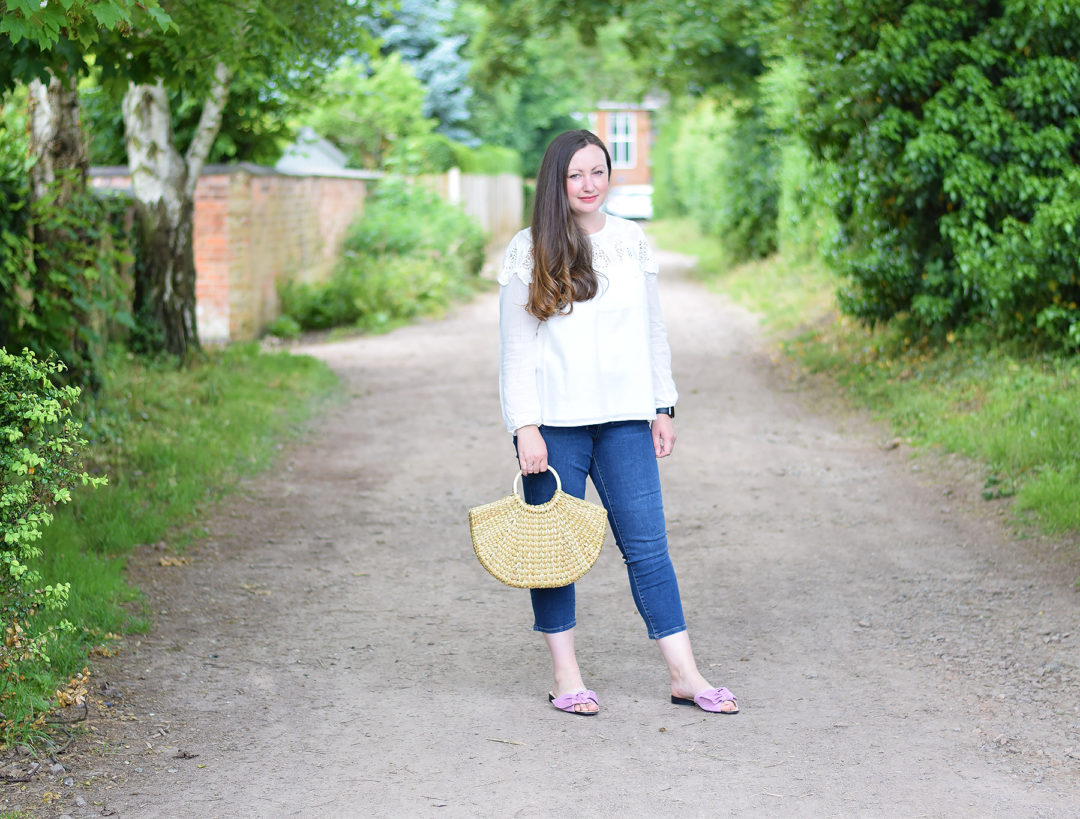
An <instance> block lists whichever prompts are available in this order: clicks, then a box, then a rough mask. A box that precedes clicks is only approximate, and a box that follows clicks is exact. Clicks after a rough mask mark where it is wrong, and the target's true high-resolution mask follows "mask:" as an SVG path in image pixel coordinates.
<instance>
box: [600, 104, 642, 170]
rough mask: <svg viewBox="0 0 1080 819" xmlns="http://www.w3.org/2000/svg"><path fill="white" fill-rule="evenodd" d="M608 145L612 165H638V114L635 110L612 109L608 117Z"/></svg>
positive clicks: (619, 166) (616, 166)
mask: <svg viewBox="0 0 1080 819" xmlns="http://www.w3.org/2000/svg"><path fill="white" fill-rule="evenodd" d="M607 145H608V150H609V151H610V152H611V167H612V168H619V169H623V170H624V169H627V168H634V167H637V114H636V113H634V112H633V111H610V112H609V113H608V117H607Z"/></svg>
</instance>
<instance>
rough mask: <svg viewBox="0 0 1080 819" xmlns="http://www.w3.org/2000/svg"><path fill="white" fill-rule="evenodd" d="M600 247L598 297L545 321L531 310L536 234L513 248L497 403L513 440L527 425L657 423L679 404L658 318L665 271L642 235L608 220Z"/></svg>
mask: <svg viewBox="0 0 1080 819" xmlns="http://www.w3.org/2000/svg"><path fill="white" fill-rule="evenodd" d="M589 238H590V239H592V250H593V268H594V269H595V270H596V272H597V275H598V278H599V285H600V287H599V290H598V292H597V295H596V296H595V297H594V298H592V299H590V300H589V301H584V302H575V303H574V309H573V311H571V312H570V313H569V314H566V313H562V314H557V315H554V316H552V317H551V318H549V319H548V320H547V321H540V320H539V319H537V318H536V317H535V316H532V315H530V314H529V313H528V312H527V311H526V310H525V305H526V304H527V303H528V300H529V282H530V280H531V279H532V265H533V254H532V233H531V231H530V229H529V228H526V229H525V230H522V231H520V232H519V233H518V234H517V235H516V236H514V238H513V239H512V240H511V242H510V245H509V247H508V248H507V249H506V255H505V256H504V257H503V264H502V269H501V271H500V272H499V277H498V279H499V284H500V285H501V287H500V291H499V353H500V356H499V357H500V366H499V395H500V398H501V399H502V411H503V420H504V421H505V422H506V429H507V431H509V432H511V433H513V432H516V431H517V430H518V429H520V428H521V427H523V426H527V425H529V424H537V425H540V424H547V425H549V426H557V427H570V426H584V425H586V424H600V423H605V422H608V421H627V420H636V419H640V420H652V419H653V418H655V417H656V408H657V407H670V406H674V405H675V403H676V402H677V401H678V399H679V394H678V392H677V391H676V389H675V382H674V380H673V379H672V377H671V349H670V347H669V346H668V341H667V328H666V327H665V326H664V318H663V316H662V315H661V313H660V296H659V292H658V289H657V283H656V274H657V273H658V272H659V268H658V267H657V264H656V261H655V259H654V258H653V255H652V250H651V249H650V248H649V243H648V240H646V238H645V234H644V232H643V231H642V230H641V228H640V227H639V226H638V225H637V224H636V223H634V222H631V221H628V220H626V219H620V218H618V217H616V216H612V215H611V214H607V215H606V221H605V223H604V227H603V228H602V229H601V230H600V231H598V232H597V233H593V234H591V235H590V237H589Z"/></svg>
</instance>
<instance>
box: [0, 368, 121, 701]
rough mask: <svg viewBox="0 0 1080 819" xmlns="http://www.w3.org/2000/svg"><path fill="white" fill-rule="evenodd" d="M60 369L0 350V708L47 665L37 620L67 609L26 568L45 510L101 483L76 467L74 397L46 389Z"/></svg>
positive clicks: (37, 549)
mask: <svg viewBox="0 0 1080 819" xmlns="http://www.w3.org/2000/svg"><path fill="white" fill-rule="evenodd" d="M63 369H64V365H63V364H62V363H61V362H59V361H56V360H55V359H50V360H41V359H39V358H38V357H37V356H36V355H34V353H33V352H32V351H30V350H24V351H23V352H22V354H20V355H14V354H11V353H9V352H8V351H7V349H6V348H3V347H0V532H2V533H3V541H2V543H0V629H2V631H3V635H2V636H3V640H2V644H0V704H2V703H3V701H4V700H5V699H6V698H7V697H8V696H9V695H10V692H11V689H12V687H13V686H14V684H15V683H17V682H18V681H19V679H20V677H21V675H22V673H23V671H24V670H25V669H26V668H27V667H28V666H30V665H34V664H36V665H40V664H42V663H44V664H48V662H49V656H48V653H47V646H48V642H49V640H50V638H51V637H52V635H53V633H54V628H51V627H50V628H46V629H44V630H39V629H38V628H37V625H38V624H37V616H38V615H39V614H40V612H41V611H42V610H50V611H58V610H61V609H63V607H64V605H65V604H66V602H67V597H68V591H69V589H70V584H69V583H67V582H57V583H55V584H48V585H43V584H42V580H41V575H40V573H39V572H38V571H36V570H35V569H34V568H32V567H33V565H34V564H35V563H37V562H38V561H39V560H40V559H41V557H42V549H41V546H40V544H39V543H38V541H39V540H40V539H41V536H42V530H44V529H45V528H46V527H47V526H48V525H49V524H50V523H51V522H52V520H53V515H52V511H51V510H52V509H53V508H54V507H55V506H56V505H57V504H62V503H68V502H69V501H70V500H71V489H72V488H73V487H74V486H76V485H79V484H82V485H91V486H100V485H102V484H104V483H105V478H102V477H91V476H90V475H88V474H87V473H86V472H85V471H84V469H83V467H82V463H81V460H80V454H79V449H80V448H81V447H83V446H85V445H86V441H85V440H84V439H83V438H82V435H81V429H82V426H81V424H80V423H79V422H78V421H76V420H75V419H73V418H72V416H71V410H72V407H73V406H74V405H75V404H76V402H77V401H78V400H79V394H80V391H79V389H78V388H77V387H74V386H71V385H68V386H56V385H55V384H54V383H53V379H55V378H56V377H57V376H58V375H59V374H60V373H61V372H62V371H63ZM59 627H60V628H63V627H66V623H64V622H63V621H61V623H60V626H59Z"/></svg>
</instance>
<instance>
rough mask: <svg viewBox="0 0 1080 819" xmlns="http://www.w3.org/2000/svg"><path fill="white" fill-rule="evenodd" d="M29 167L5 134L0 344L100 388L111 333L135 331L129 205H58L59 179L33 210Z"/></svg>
mask: <svg viewBox="0 0 1080 819" xmlns="http://www.w3.org/2000/svg"><path fill="white" fill-rule="evenodd" d="M29 162H30V160H28V159H27V157H26V146H25V143H24V141H23V140H22V139H21V138H17V137H15V136H14V135H12V134H11V132H10V131H8V130H7V129H5V128H0V338H3V340H4V343H6V344H7V345H8V346H9V348H11V349H21V348H23V347H28V348H29V349H31V350H34V351H35V352H37V353H38V355H39V356H41V357H48V356H49V355H56V356H57V357H59V358H60V360H62V361H63V362H64V364H65V367H66V370H65V374H64V378H65V379H68V380H71V381H74V382H76V383H80V384H84V385H89V386H91V387H94V388H96V387H97V386H98V383H99V373H98V369H99V367H100V363H101V358H102V356H103V355H104V353H105V348H106V346H107V343H108V339H109V335H110V333H111V332H112V331H113V329H114V328H115V327H118V326H125V327H131V326H132V321H131V317H130V314H129V294H128V292H127V288H125V287H124V285H123V284H122V279H121V276H120V272H121V271H122V270H123V268H124V267H125V266H126V265H128V264H130V262H131V261H132V259H131V257H130V255H129V254H128V251H127V245H128V243H127V239H126V236H125V234H124V230H123V227H122V222H123V217H124V213H125V211H126V204H125V203H124V202H122V201H120V200H118V199H116V198H112V197H101V196H98V195H96V194H95V193H94V192H92V191H87V190H83V191H81V192H76V193H75V194H73V195H71V196H70V198H68V199H67V200H66V201H65V202H63V203H62V204H61V203H59V202H58V201H57V197H58V194H59V191H60V190H61V188H62V187H63V185H64V180H62V179H58V180H56V181H55V182H53V183H52V184H51V185H50V186H49V189H48V191H47V192H46V194H45V195H44V196H43V197H41V198H39V199H37V200H35V201H33V203H31V202H30V195H29V181H28V176H27V168H28V163H29Z"/></svg>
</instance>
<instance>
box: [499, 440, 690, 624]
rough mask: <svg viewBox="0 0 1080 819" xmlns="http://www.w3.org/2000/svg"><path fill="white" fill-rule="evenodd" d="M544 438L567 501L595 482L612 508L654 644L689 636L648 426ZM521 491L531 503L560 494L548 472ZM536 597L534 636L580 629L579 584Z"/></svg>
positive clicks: (527, 480)
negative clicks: (680, 634)
mask: <svg viewBox="0 0 1080 819" xmlns="http://www.w3.org/2000/svg"><path fill="white" fill-rule="evenodd" d="M540 433H541V434H542V435H543V437H544V442H545V443H546V444H547V452H548V464H550V465H551V466H553V467H555V470H556V471H557V472H558V473H559V478H560V479H561V481H562V489H563V491H564V492H566V494H568V495H573V496H574V497H577V498H584V497H585V478H586V476H588V477H589V478H591V479H592V482H593V486H595V487H596V490H597V493H598V494H599V495H600V501H601V503H603V505H604V508H605V509H607V513H608V524H609V525H610V526H611V531H612V533H613V534H614V536H615V543H616V544H617V545H618V547H619V551H621V552H622V556H623V561H624V562H625V563H626V572H627V574H628V575H629V577H630V591H631V593H632V594H633V596H634V603H635V605H636V606H637V610H638V612H639V613H640V614H641V618H642V619H643V620H644V621H645V626H646V628H647V630H648V634H649V637H650V638H652V639H659V638H661V637H668V636H670V635H672V634H677V633H678V632H680V631H685V630H686V621H685V619H684V618H683V611H682V601H681V600H680V598H679V585H678V581H677V580H676V579H675V569H674V567H673V566H672V565H671V558H670V556H669V555H668V543H667V531H666V526H665V522H664V504H663V500H662V498H661V495H660V471H659V469H658V468H657V464H656V453H655V451H654V449H653V441H652V431H651V430H650V428H649V423H648V422H647V421H613V422H610V423H605V424H590V425H588V426H583V427H550V426H541V427H540ZM515 440H516V439H515ZM523 484H524V489H523V491H524V495H525V501H526V503H530V504H539V503H544V502H545V501H547V500H549V499H550V498H551V496H552V495H553V494H554V492H555V477H554V476H553V475H552V474H551V473H550V472H541V473H539V474H536V475H527V476H525V478H524V481H523ZM531 595H532V606H533V615H534V618H535V624H534V625H533V628H534V629H535V630H536V631H540V632H544V633H546V634H555V633H558V632H560V631H566V630H568V629H571V628H573V627H574V626H575V625H576V624H577V619H576V614H575V596H574V585H573V584H570V585H569V586H562V587H560V588H556V589H532V590H531Z"/></svg>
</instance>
